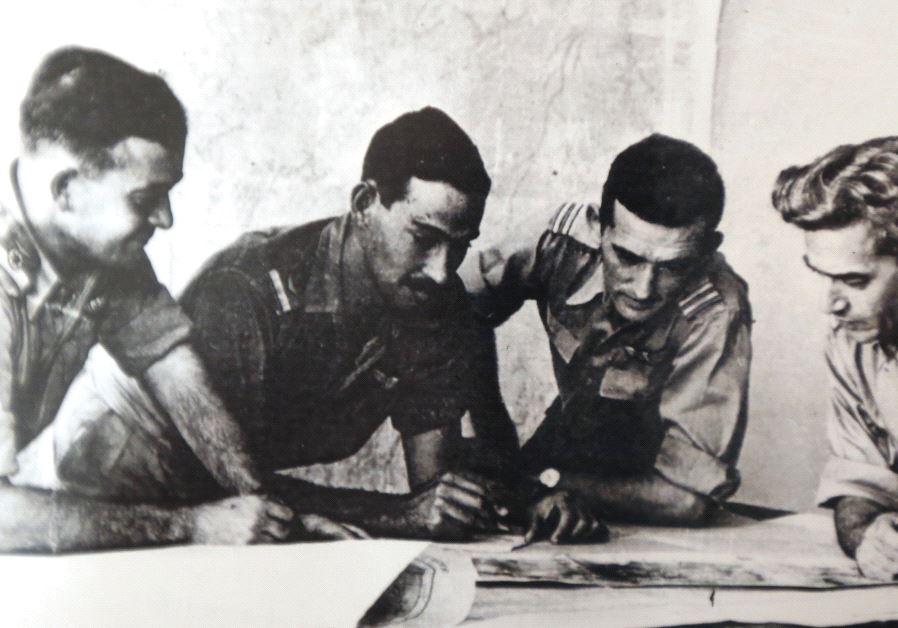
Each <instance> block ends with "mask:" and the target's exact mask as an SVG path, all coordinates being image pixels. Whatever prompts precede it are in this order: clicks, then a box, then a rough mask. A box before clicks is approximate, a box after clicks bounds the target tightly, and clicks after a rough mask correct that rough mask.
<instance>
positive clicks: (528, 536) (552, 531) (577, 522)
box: [523, 491, 608, 545]
mask: <svg viewBox="0 0 898 628" xmlns="http://www.w3.org/2000/svg"><path fill="white" fill-rule="evenodd" d="M541 535H546V536H548V538H549V541H551V542H552V543H577V542H584V541H593V542H603V541H607V540H608V528H606V527H605V524H603V523H602V522H600V521H599V520H598V519H596V518H595V517H594V516H593V514H592V512H591V511H590V509H589V508H588V507H586V506H585V505H584V504H583V503H582V502H581V501H580V499H578V498H577V497H575V496H574V495H572V494H571V493H568V492H567V491H552V492H551V493H549V494H548V495H544V496H543V497H541V498H539V499H538V500H537V501H536V502H534V503H533V504H532V505H531V506H530V507H529V508H528V509H527V532H526V533H525V534H524V543H523V544H524V545H529V544H530V543H532V542H533V541H535V540H536V539H537V538H539V536H541Z"/></svg>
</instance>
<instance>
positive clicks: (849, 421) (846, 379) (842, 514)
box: [817, 331, 898, 580]
mask: <svg viewBox="0 0 898 628" xmlns="http://www.w3.org/2000/svg"><path fill="white" fill-rule="evenodd" d="M861 350H862V351H867V350H872V349H871V347H870V346H864V347H861ZM854 351H855V350H854V349H853V348H852V345H851V344H850V343H849V342H848V340H847V338H846V337H845V336H844V335H843V334H841V333H839V332H838V331H837V332H834V333H833V335H832V336H831V337H830V340H829V345H828V347H827V364H828V366H829V374H830V391H831V404H830V413H829V418H828V436H829V446H830V457H829V459H828V461H827V463H826V466H825V467H824V470H823V477H822V478H821V480H820V487H819V489H818V492H817V502H818V503H819V504H820V505H822V506H832V507H833V508H834V520H835V526H836V534H837V537H838V540H839V545H840V546H841V548H842V550H843V551H844V552H845V553H846V554H847V555H848V556H850V557H852V558H854V559H855V560H856V561H857V564H858V567H859V568H860V570H861V572H863V574H864V575H865V576H868V577H871V578H878V579H883V580H891V579H893V578H894V577H895V576H896V575H898V472H896V470H898V456H896V454H895V449H894V446H892V447H890V445H889V440H890V438H891V439H892V440H893V441H894V437H890V435H889V433H888V432H887V431H886V429H885V428H884V427H883V426H881V425H879V424H878V423H877V422H876V421H875V420H874V419H873V417H874V416H876V415H877V414H878V413H876V412H873V411H871V409H869V408H867V406H866V402H865V400H864V397H863V396H862V395H861V394H860V388H859V386H858V378H859V376H861V375H863V374H862V373H860V372H859V370H857V369H859V368H860V366H858V365H859V364H861V361H860V360H857V361H856V360H854V359H852V357H853V355H854ZM884 411H887V412H894V410H893V409H884Z"/></svg>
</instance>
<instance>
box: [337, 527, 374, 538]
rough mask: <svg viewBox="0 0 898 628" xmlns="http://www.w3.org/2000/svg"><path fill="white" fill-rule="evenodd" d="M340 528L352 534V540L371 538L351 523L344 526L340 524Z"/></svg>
mask: <svg viewBox="0 0 898 628" xmlns="http://www.w3.org/2000/svg"><path fill="white" fill-rule="evenodd" d="M342 526H343V528H344V529H346V530H347V531H349V533H350V534H352V538H354V539H370V538H371V535H370V534H368V533H367V532H365V531H364V530H363V529H361V528H360V527H358V526H354V525H352V524H351V523H344V524H342Z"/></svg>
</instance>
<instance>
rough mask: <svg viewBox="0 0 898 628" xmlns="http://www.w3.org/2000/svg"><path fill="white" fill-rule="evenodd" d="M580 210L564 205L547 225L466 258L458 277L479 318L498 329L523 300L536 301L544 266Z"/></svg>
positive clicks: (526, 228) (529, 227) (528, 228)
mask: <svg viewBox="0 0 898 628" xmlns="http://www.w3.org/2000/svg"><path fill="white" fill-rule="evenodd" d="M577 208H579V209H580V211H576V210H577ZM582 208H583V206H582V205H576V204H574V203H564V204H562V205H561V207H559V208H557V209H556V210H555V211H554V212H553V213H552V215H551V218H550V219H549V222H548V225H547V224H546V223H545V222H543V221H539V222H538V223H537V224H535V225H525V226H524V227H522V228H521V229H519V230H517V232H516V233H514V234H512V235H509V236H508V237H506V238H504V239H503V240H501V241H500V242H499V243H498V244H496V245H493V246H490V247H486V248H483V249H480V250H476V251H472V253H471V255H468V257H467V258H466V259H465V261H464V263H463V264H462V267H461V268H460V269H459V275H460V276H461V278H462V281H463V282H464V284H465V288H466V289H467V291H468V294H469V295H470V297H471V301H472V304H473V306H474V311H475V312H476V313H477V314H478V315H479V316H480V317H482V318H483V319H485V320H486V321H488V322H489V323H490V324H491V325H493V326H498V325H500V324H502V323H503V322H505V321H506V320H508V318H509V317H510V316H511V315H512V314H514V313H515V312H517V311H518V309H520V307H521V306H522V305H523V304H524V302H525V301H527V300H530V299H537V298H539V296H540V294H541V286H542V281H541V278H543V277H546V276H549V275H551V272H552V269H551V268H547V267H546V265H547V264H551V261H552V259H553V256H552V255H551V249H553V248H557V247H558V246H559V243H560V241H561V240H562V239H564V238H565V237H566V236H567V229H569V228H570V224H569V223H571V222H573V220H574V218H575V214H576V215H579V214H580V213H581V212H582ZM553 243H554V245H555V246H554V247H553Z"/></svg>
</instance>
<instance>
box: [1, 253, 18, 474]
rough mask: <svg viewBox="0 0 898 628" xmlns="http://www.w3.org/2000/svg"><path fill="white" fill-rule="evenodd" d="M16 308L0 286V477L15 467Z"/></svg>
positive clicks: (15, 469) (12, 471) (14, 469)
mask: <svg viewBox="0 0 898 628" xmlns="http://www.w3.org/2000/svg"><path fill="white" fill-rule="evenodd" d="M2 272H3V271H2V270H0V273H2ZM15 307H16V306H15V303H14V302H13V300H12V298H11V297H10V296H9V295H7V294H6V293H5V292H4V291H3V290H2V288H0V478H3V477H7V476H10V475H12V474H14V473H15V472H16V471H17V470H18V466H17V464H16V453H17V444H16V416H15V414H14V412H13V407H14V404H13V395H14V391H15V363H16V360H15V351H16V349H15V347H16V344H17V343H16V338H15V335H16V333H17V324H16V323H17V316H16V309H15Z"/></svg>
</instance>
